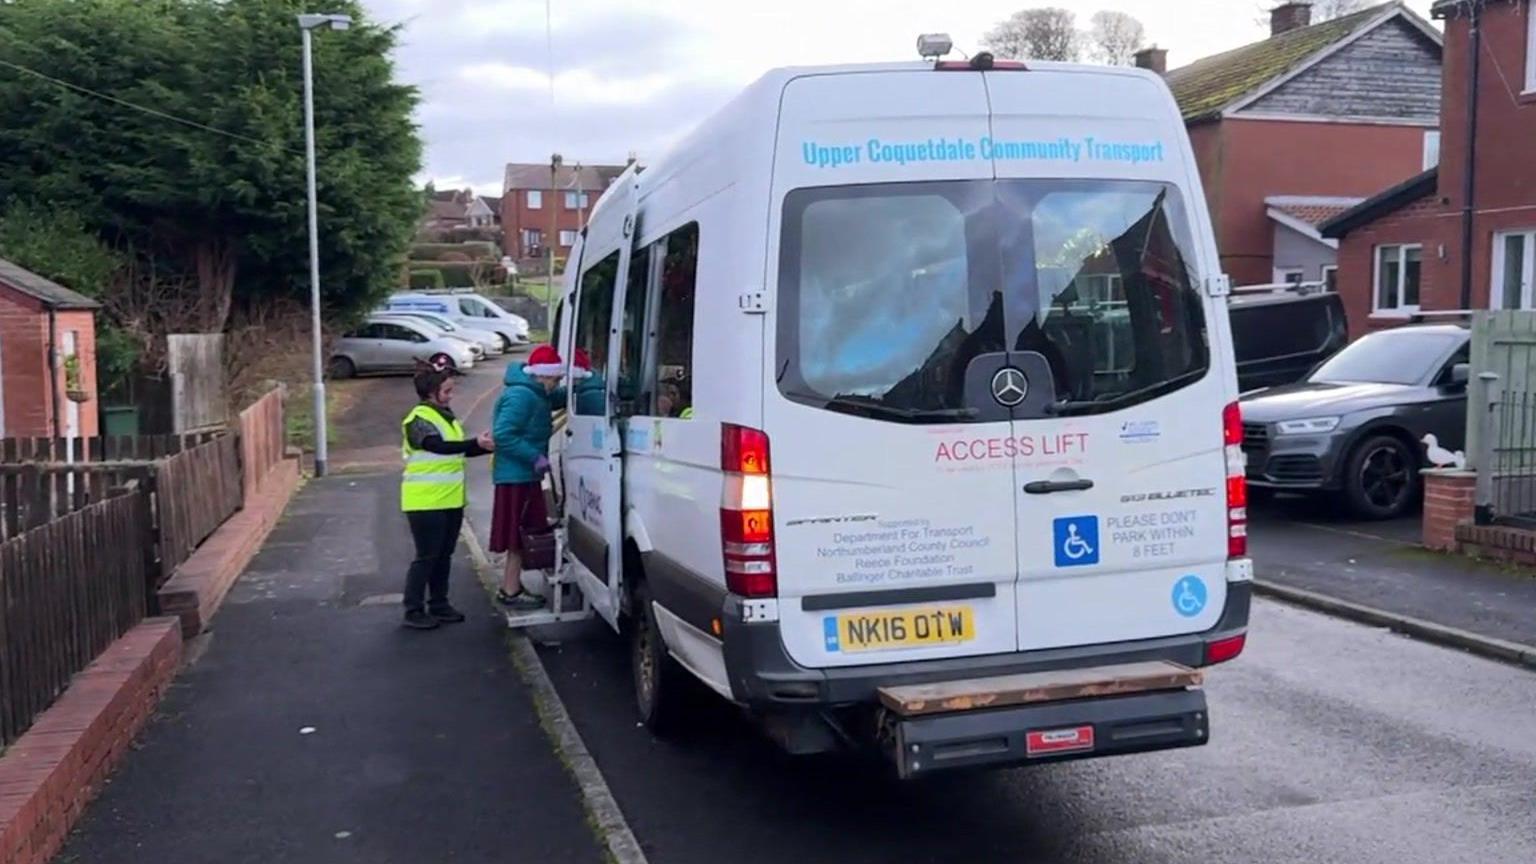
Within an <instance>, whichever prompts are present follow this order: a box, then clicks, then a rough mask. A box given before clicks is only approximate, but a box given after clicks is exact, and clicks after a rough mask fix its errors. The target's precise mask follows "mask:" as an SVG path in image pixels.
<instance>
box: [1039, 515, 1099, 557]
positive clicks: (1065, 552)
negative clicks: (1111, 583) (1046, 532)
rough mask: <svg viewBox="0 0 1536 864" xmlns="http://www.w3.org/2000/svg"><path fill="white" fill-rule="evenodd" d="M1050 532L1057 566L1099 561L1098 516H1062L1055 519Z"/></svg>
mask: <svg viewBox="0 0 1536 864" xmlns="http://www.w3.org/2000/svg"><path fill="white" fill-rule="evenodd" d="M1051 534H1052V546H1053V547H1054V548H1055V550H1056V566H1057V567H1087V566H1088V565H1090V564H1097V563H1099V517H1097V516H1064V517H1062V518H1060V519H1057V520H1056V522H1055V523H1054V525H1053V530H1052V532H1051Z"/></svg>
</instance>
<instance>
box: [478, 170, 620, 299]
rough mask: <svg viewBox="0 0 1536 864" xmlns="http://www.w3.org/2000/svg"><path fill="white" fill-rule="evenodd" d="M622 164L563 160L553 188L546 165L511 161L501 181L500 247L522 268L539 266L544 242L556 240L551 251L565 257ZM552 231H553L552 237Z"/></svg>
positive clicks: (545, 250)
mask: <svg viewBox="0 0 1536 864" xmlns="http://www.w3.org/2000/svg"><path fill="white" fill-rule="evenodd" d="M627 167H629V166H627V165H575V166H573V165H562V166H560V170H559V173H558V174H556V175H555V177H554V178H553V179H554V183H553V188H551V182H550V181H551V178H550V173H549V165H548V164H547V163H546V164H543V165H537V164H532V163H519V162H514V163H512V164H509V165H508V166H507V173H506V179H505V180H504V182H503V184H502V194H501V228H502V232H503V234H504V235H505V242H504V244H503V246H504V251H505V252H506V254H507V255H509V256H511V257H512V258H513V259H515V260H516V261H517V263H518V266H519V267H521V268H523V270H524V272H539V271H540V268H541V267H542V266H543V262H544V258H545V255H546V254H547V253H548V252H549V244H550V242H551V241H552V240H553V241H555V242H558V245H557V246H556V247H555V257H557V258H562V259H563V258H566V257H567V256H569V255H570V252H571V246H572V245H574V244H575V242H576V232H578V231H580V230H581V226H582V225H583V224H584V223H585V222H586V217H587V214H588V213H591V212H592V205H594V204H596V203H597V199H598V197H599V196H601V195H602V194H603V190H605V189H607V188H608V185H609V184H610V183H612V182H613V181H614V180H615V179H617V178H618V176H619V175H620V174H622V173H624V169H625V168H627ZM552 230H553V231H555V232H556V233H557V236H555V237H553V238H552V237H551V235H550V232H551V231H552Z"/></svg>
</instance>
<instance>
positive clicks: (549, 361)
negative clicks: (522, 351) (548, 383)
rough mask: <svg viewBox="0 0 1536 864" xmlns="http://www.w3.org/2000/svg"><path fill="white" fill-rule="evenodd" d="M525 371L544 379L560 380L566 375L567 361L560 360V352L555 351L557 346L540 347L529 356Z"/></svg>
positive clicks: (524, 367)
mask: <svg viewBox="0 0 1536 864" xmlns="http://www.w3.org/2000/svg"><path fill="white" fill-rule="evenodd" d="M523 371H524V372H527V373H528V374H529V375H538V376H541V377H544V378H559V377H560V376H561V375H564V374H565V361H564V360H562V359H560V352H559V351H556V350H555V346H553V345H540V346H539V347H537V348H535V349H533V353H532V354H529V355H528V362H527V363H526V364H524V366H523Z"/></svg>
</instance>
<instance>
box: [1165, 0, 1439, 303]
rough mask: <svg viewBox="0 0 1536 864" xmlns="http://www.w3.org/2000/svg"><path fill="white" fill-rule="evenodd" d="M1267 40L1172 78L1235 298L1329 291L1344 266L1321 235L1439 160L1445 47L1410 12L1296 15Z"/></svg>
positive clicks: (1279, 12)
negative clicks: (1241, 292)
mask: <svg viewBox="0 0 1536 864" xmlns="http://www.w3.org/2000/svg"><path fill="white" fill-rule="evenodd" d="M1270 29H1271V35H1270V37H1269V38H1268V39H1265V40H1264V41H1262V42H1256V43H1253V44H1251V45H1244V46H1242V47H1240V48H1235V49H1233V50H1231V51H1227V52H1225V53H1222V54H1217V55H1215V56H1212V57H1207V58H1204V59H1202V60H1198V61H1196V62H1194V63H1191V64H1190V65H1188V66H1185V67H1182V68H1179V69H1175V70H1173V71H1171V72H1167V73H1166V76H1167V81H1168V85H1169V88H1170V89H1171V90H1172V91H1173V95H1174V98H1175V99H1177V100H1178V103H1179V108H1180V110H1181V111H1182V112H1183V115H1184V121H1185V123H1186V125H1187V126H1188V128H1189V135H1190V141H1191V144H1192V145H1193V147H1194V151H1195V158H1196V160H1197V162H1198V163H1199V168H1200V176H1201V180H1202V182H1203V184H1204V186H1205V194H1206V199H1207V203H1208V204H1209V205H1210V210H1211V218H1212V221H1213V222H1214V223H1215V226H1216V234H1217V243H1218V246H1219V247H1220V251H1221V258H1222V265H1223V267H1224V269H1225V270H1226V272H1227V273H1228V274H1229V275H1230V276H1231V277H1232V279H1233V281H1234V282H1235V283H1236V284H1239V285H1244V284H1262V283H1269V282H1277V281H1287V280H1290V281H1297V280H1305V281H1316V280H1323V279H1326V278H1327V277H1328V275H1329V273H1328V268H1331V267H1332V266H1334V264H1335V261H1336V252H1335V248H1334V244H1333V243H1332V242H1329V240H1328V238H1324V237H1322V236H1321V234H1320V232H1319V231H1318V230H1317V227H1318V225H1319V224H1320V222H1322V221H1326V220H1327V219H1328V218H1330V216H1331V215H1334V214H1336V213H1338V212H1340V211H1342V210H1344V209H1346V208H1348V207H1349V206H1351V205H1352V204H1354V203H1355V202H1357V201H1359V200H1360V199H1362V198H1364V197H1365V196H1368V195H1371V194H1374V193H1375V192H1377V191H1379V190H1381V189H1382V188H1384V187H1386V186H1389V185H1391V184H1393V183H1396V182H1398V181H1400V180H1402V179H1403V178H1404V177H1408V176H1410V175H1412V174H1415V173H1417V172H1419V171H1422V170H1424V168H1425V167H1426V166H1427V165H1432V164H1434V159H1435V155H1436V152H1437V150H1438V146H1439V133H1438V127H1439V113H1440V92H1441V89H1440V62H1441V37H1440V33H1439V31H1437V30H1436V29H1435V28H1434V26H1433V25H1431V24H1430V23H1429V22H1427V21H1425V20H1423V19H1422V18H1420V17H1419V16H1417V15H1415V14H1414V13H1413V12H1412V11H1410V10H1409V9H1408V8H1407V7H1406V6H1404V5H1403V4H1401V3H1385V4H1382V5H1379V6H1374V7H1371V8H1369V9H1365V10H1363V11H1360V12H1357V13H1354V14H1352V15H1346V16H1343V17H1341V18H1336V19H1333V20H1331V21H1325V22H1323V23H1320V24H1312V23H1311V4H1309V3H1302V2H1287V3H1283V4H1282V5H1280V6H1278V7H1277V8H1275V9H1274V10H1273V12H1272V13H1271V28H1270ZM1165 62H1166V52H1164V51H1162V50H1161V49H1151V50H1148V51H1143V52H1142V53H1141V54H1139V55H1138V57H1137V64H1138V65H1140V66H1143V67H1145V68H1151V69H1155V70H1157V71H1162V69H1161V68H1159V67H1160V66H1161V65H1163V64H1164V63H1165Z"/></svg>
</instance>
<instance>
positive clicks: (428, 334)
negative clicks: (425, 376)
mask: <svg viewBox="0 0 1536 864" xmlns="http://www.w3.org/2000/svg"><path fill="white" fill-rule="evenodd" d="M439 352H441V353H443V354H447V355H448V356H449V357H452V358H453V362H454V363H455V364H457V365H458V367H459V368H461V369H468V368H471V367H472V366H474V363H475V356H474V352H473V351H472V350H471V348H470V346H469V344H468V343H467V342H463V341H461V340H458V339H454V338H452V337H450V336H448V335H447V334H444V333H443V332H442V331H440V330H436V329H435V328H433V327H432V326H431V325H429V324H426V323H424V322H420V321H412V320H409V319H403V318H377V317H375V318H369V319H368V321H367V323H365V324H363V326H361V327H359V328H358V329H356V330H353V331H352V332H350V333H348V334H346V335H345V336H343V337H341V338H340V339H337V340H336V344H335V346H334V347H333V348H332V349H331V360H330V374H331V377H332V378H351V377H352V376H354V375H371V374H380V373H387V372H411V371H412V370H414V369H415V368H416V362H417V361H418V360H420V361H423V362H425V361H426V360H427V358H429V357H431V356H432V355H433V354H437V353H439Z"/></svg>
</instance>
